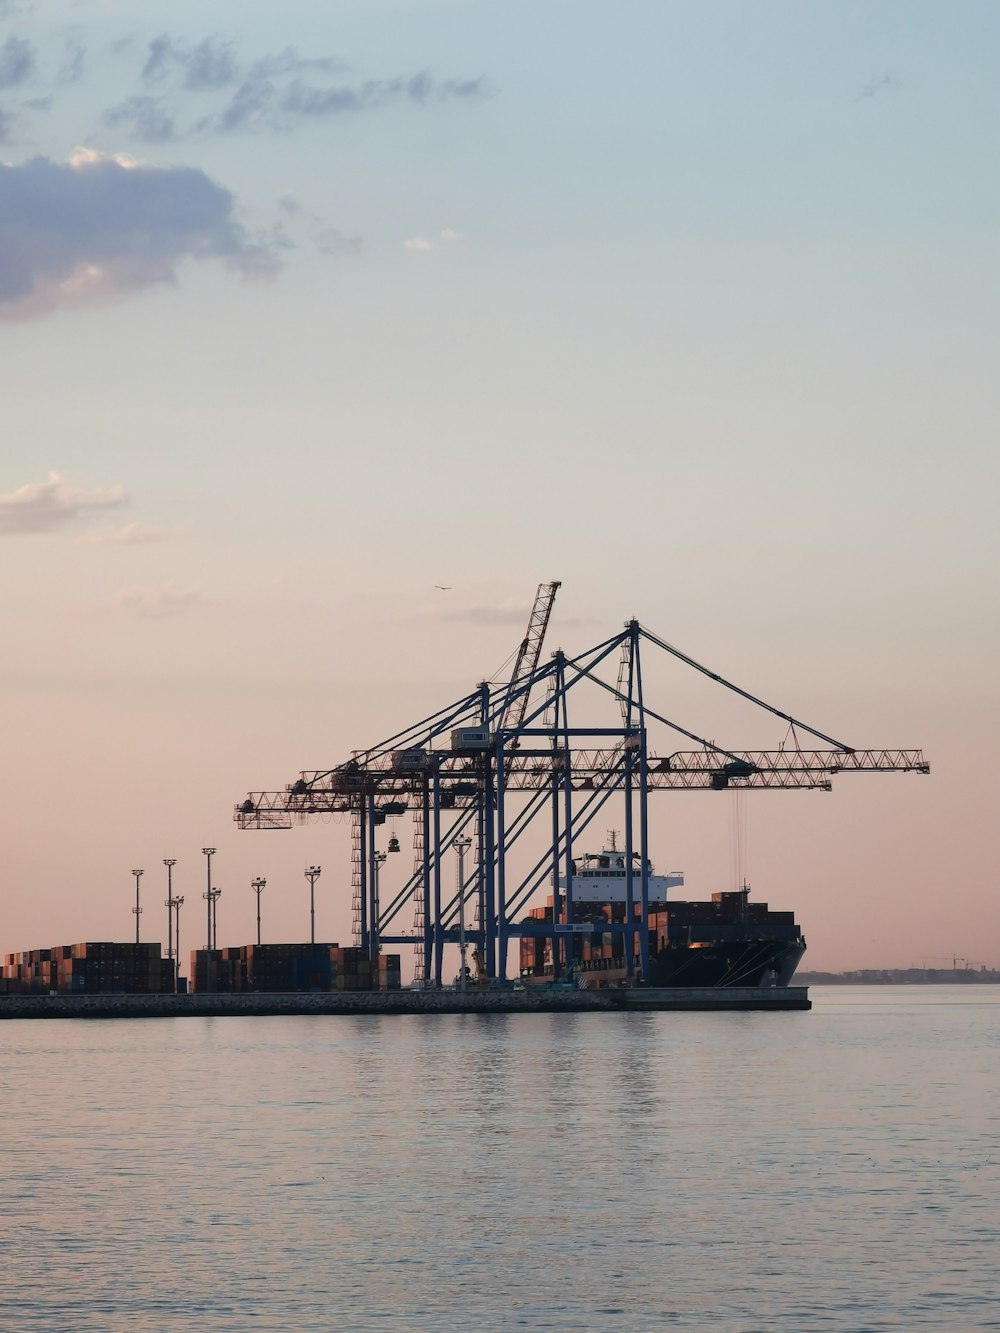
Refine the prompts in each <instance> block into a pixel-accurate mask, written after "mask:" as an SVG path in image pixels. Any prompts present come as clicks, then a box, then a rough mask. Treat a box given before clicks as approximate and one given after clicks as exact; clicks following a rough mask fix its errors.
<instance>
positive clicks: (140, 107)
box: [103, 95, 177, 143]
mask: <svg viewBox="0 0 1000 1333" xmlns="http://www.w3.org/2000/svg"><path fill="white" fill-rule="evenodd" d="M103 119H104V123H105V125H111V126H115V127H117V126H124V127H125V128H126V129H127V130H128V131H129V132H130V133H131V135H132V137H133V138H135V139H139V140H140V141H141V142H142V143H169V142H170V141H171V140H173V139H176V138H177V125H176V123H175V121H174V118H173V116H172V115H171V114H170V112H169V111H167V110H166V109H165V108H164V106H163V101H162V99H161V98H159V97H144V96H141V95H137V96H135V97H129V98H126V100H125V101H124V102H119V103H118V105H117V106H113V107H111V108H110V109H109V110H107V111H105V113H104V117H103Z"/></svg>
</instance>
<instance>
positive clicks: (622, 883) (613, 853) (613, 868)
mask: <svg viewBox="0 0 1000 1333" xmlns="http://www.w3.org/2000/svg"><path fill="white" fill-rule="evenodd" d="M608 841H609V842H610V844H611V845H610V847H605V848H604V850H603V851H600V852H587V853H585V854H584V855H583V856H580V857H577V858H575V859H574V861H573V902H574V903H623V902H625V901H626V883H627V875H626V873H625V872H626V869H627V866H626V863H625V853H624V852H623V851H622V850H621V849H620V848H619V847H618V845H617V843H618V839H617V838H616V837H615V834H614V833H612V834H611V835H610V837H609V839H608ZM646 865H647V869H648V871H649V901H650V902H653V903H660V902H665V901H666V897H667V890H668V889H676V888H679V887H680V886H681V885H682V884H683V883H684V875H683V874H682V873H681V871H679V870H675V871H674V872H673V874H670V875H654V874H653V863H652V861H647V863H646ZM559 888H560V889H562V890H563V891H564V892H565V889H566V879H565V876H562V877H560V879H559ZM641 892H642V861H641V858H640V856H639V853H638V852H633V853H632V899H633V901H634V902H638V901H639V895H640V894H641Z"/></svg>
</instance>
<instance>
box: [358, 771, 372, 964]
mask: <svg viewBox="0 0 1000 1333" xmlns="http://www.w3.org/2000/svg"><path fill="white" fill-rule="evenodd" d="M358 823H359V825H360V828H359V830H358V835H359V841H360V844H361V845H360V846H359V848H358V877H359V879H360V883H359V885H358V895H359V897H360V899H361V922H360V929H359V931H358V943H359V944H360V945H361V947H362V949H367V948H368V838H369V829H370V826H371V820H370V819H369V818H368V801H367V798H366V797H365V793H364V788H363V787H362V789H361V791H360V792H359V794H358Z"/></svg>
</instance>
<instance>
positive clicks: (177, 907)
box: [174, 898, 184, 995]
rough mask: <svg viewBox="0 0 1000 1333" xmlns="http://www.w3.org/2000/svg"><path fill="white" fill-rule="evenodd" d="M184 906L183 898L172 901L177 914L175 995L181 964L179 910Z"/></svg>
mask: <svg viewBox="0 0 1000 1333" xmlns="http://www.w3.org/2000/svg"><path fill="white" fill-rule="evenodd" d="M183 906H184V899H183V898H175V899H174V911H175V912H176V913H177V931H176V939H177V966H176V967H175V968H174V994H175V995H176V994H177V974H178V972H179V971H180V964H181V908H182V907H183Z"/></svg>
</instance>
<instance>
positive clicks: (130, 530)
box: [80, 523, 170, 546]
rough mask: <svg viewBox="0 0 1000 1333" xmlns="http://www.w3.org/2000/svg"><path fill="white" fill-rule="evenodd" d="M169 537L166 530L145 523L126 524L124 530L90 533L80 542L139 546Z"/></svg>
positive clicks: (89, 544) (88, 544)
mask: <svg viewBox="0 0 1000 1333" xmlns="http://www.w3.org/2000/svg"><path fill="white" fill-rule="evenodd" d="M169 536H170V533H169V532H168V531H167V529H166V528H156V527H152V526H150V525H147V524H145V523H126V525H125V526H124V527H123V528H112V529H109V530H107V531H105V532H88V533H87V535H86V536H85V537H82V538H81V539H80V540H81V541H82V542H83V544H84V545H85V546H139V545H141V544H144V543H146V542H162V541H165V540H166V539H167V537H169Z"/></svg>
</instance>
